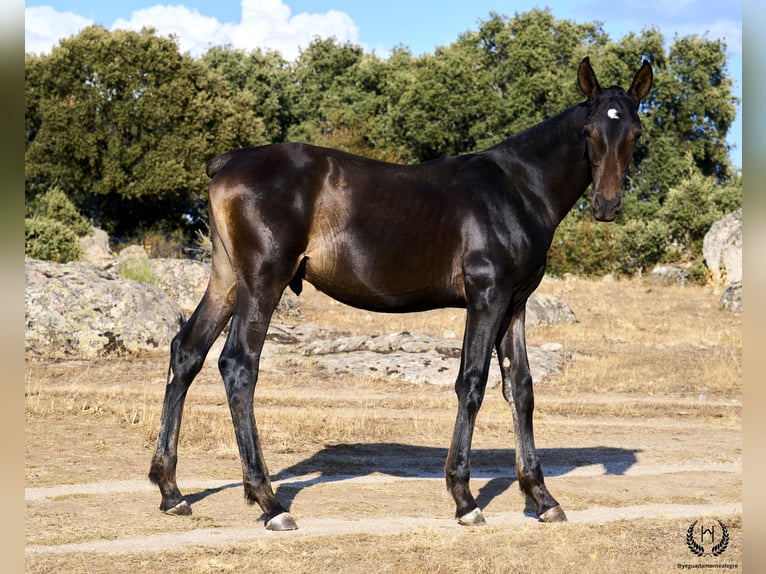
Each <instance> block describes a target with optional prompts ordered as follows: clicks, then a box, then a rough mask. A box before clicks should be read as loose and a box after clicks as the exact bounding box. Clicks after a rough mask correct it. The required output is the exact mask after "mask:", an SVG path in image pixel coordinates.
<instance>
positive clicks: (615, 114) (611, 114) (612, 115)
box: [606, 108, 620, 120]
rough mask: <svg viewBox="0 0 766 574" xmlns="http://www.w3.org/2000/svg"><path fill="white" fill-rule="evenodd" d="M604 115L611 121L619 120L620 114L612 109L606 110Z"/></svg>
mask: <svg viewBox="0 0 766 574" xmlns="http://www.w3.org/2000/svg"><path fill="white" fill-rule="evenodd" d="M606 115H608V116H609V117H610V118H611V119H613V120H619V119H620V113H619V112H618V111H617V110H615V109H614V108H609V110H607V112H606Z"/></svg>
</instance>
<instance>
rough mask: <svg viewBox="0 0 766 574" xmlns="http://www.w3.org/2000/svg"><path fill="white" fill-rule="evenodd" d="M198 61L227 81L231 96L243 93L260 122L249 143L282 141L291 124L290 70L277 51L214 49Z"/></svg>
mask: <svg viewBox="0 0 766 574" xmlns="http://www.w3.org/2000/svg"><path fill="white" fill-rule="evenodd" d="M202 62H203V63H204V64H205V65H206V66H207V67H208V68H209V69H210V70H214V71H216V72H218V73H219V74H220V75H221V76H222V77H223V78H224V79H225V80H226V81H227V82H228V84H229V89H230V90H231V92H232V93H235V94H240V95H243V94H246V97H247V99H248V100H249V101H250V105H251V108H252V113H253V114H254V116H255V117H257V118H258V119H259V120H260V121H261V122H262V123H263V131H262V133H259V134H257V135H258V136H259V138H258V140H257V141H256V140H254V141H252V142H251V144H261V143H269V142H281V141H285V139H286V136H287V130H288V128H289V126H290V125H291V123H292V121H293V119H292V116H291V113H290V110H291V108H292V102H291V99H290V95H291V92H290V88H291V83H292V71H291V69H290V65H289V63H288V62H287V61H286V60H285V59H284V58H283V57H282V55H281V54H280V53H279V52H276V51H263V50H253V51H251V52H246V51H245V50H235V49H232V48H229V47H214V48H211V49H210V50H208V51H207V52H206V53H205V54H204V55H203V56H202Z"/></svg>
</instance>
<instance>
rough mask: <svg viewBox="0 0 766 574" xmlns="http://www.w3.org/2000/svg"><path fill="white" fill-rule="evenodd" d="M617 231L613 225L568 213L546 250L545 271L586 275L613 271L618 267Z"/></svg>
mask: <svg viewBox="0 0 766 574" xmlns="http://www.w3.org/2000/svg"><path fill="white" fill-rule="evenodd" d="M617 234H618V228H617V226H616V225H613V224H603V223H598V222H595V221H593V220H590V219H582V220H580V219H578V218H577V217H576V215H573V214H570V215H568V216H567V217H565V218H564V221H562V222H561V225H559V228H558V229H557V230H556V233H555V235H554V236H553V242H552V243H551V248H550V251H549V252H548V272H549V273H551V274H552V275H563V274H565V273H573V274H575V275H583V276H586V277H599V276H603V275H606V274H607V273H612V272H614V271H615V270H617V269H618V268H619V265H618V253H619V243H618V241H617Z"/></svg>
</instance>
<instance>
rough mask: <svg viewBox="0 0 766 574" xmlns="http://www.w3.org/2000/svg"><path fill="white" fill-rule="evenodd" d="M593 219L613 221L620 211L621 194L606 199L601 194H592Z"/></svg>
mask: <svg viewBox="0 0 766 574" xmlns="http://www.w3.org/2000/svg"><path fill="white" fill-rule="evenodd" d="M592 210H593V219H595V220H596V221H614V220H615V219H617V216H618V215H620V211H622V194H621V193H620V194H617V195H616V196H615V197H614V198H612V199H606V198H604V196H603V195H601V194H594V195H593V208H592Z"/></svg>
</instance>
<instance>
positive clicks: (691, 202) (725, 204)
mask: <svg viewBox="0 0 766 574" xmlns="http://www.w3.org/2000/svg"><path fill="white" fill-rule="evenodd" d="M741 206H742V182H741V180H740V179H737V180H734V181H732V182H730V183H727V184H723V185H722V184H719V183H718V182H716V181H715V179H714V178H712V177H705V176H703V175H701V174H699V173H693V174H691V176H690V177H689V178H688V179H687V180H685V181H684V182H683V183H681V184H680V185H679V186H678V187H675V188H673V189H671V190H670V191H669V192H668V195H667V197H666V198H665V202H664V203H663V205H662V209H661V212H660V213H661V216H662V218H663V220H664V221H665V222H666V223H667V225H668V229H669V232H670V236H671V238H672V240H674V241H677V242H678V243H680V244H681V245H683V246H684V247H685V248H686V250H688V251H690V252H691V253H692V254H694V255H698V254H700V253H701V252H702V241H703V239H704V238H705V234H706V233H707V232H708V230H709V229H710V226H711V225H713V223H715V222H716V221H718V220H719V219H721V218H722V217H723V216H725V215H727V214H728V213H731V212H732V211H734V210H735V209H737V208H739V207H741Z"/></svg>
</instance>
